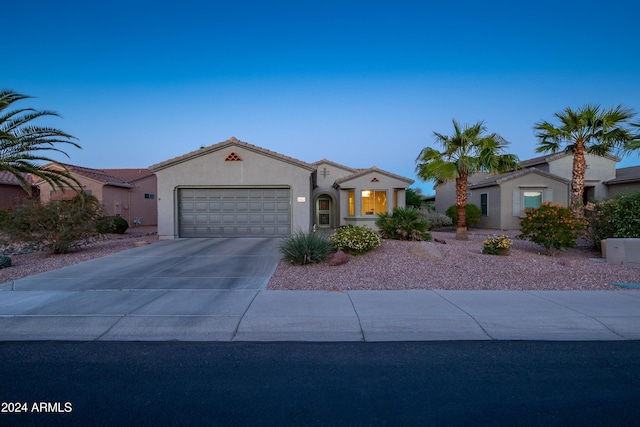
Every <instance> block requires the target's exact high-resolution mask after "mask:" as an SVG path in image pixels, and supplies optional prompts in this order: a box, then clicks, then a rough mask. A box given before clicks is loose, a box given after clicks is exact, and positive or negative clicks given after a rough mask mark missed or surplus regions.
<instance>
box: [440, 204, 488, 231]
mask: <svg viewBox="0 0 640 427" xmlns="http://www.w3.org/2000/svg"><path fill="white" fill-rule="evenodd" d="M465 213H466V218H467V225H468V226H471V225H476V224H477V223H479V222H480V219H482V211H481V210H480V208H479V207H477V206H476V205H473V204H471V203H469V204H467V207H466V209H465ZM445 214H446V215H447V216H448V217H449V218H451V222H452V224H457V223H458V208H457V206H456V205H451V206H449V209H447V211H446V212H445Z"/></svg>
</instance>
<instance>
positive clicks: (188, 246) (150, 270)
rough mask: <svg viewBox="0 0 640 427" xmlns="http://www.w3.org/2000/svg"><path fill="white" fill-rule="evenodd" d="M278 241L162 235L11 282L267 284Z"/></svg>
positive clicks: (128, 286) (74, 286)
mask: <svg viewBox="0 0 640 427" xmlns="http://www.w3.org/2000/svg"><path fill="white" fill-rule="evenodd" d="M279 245H280V239H277V238H233V239H229V238H227V239H224V238H218V239H177V240H165V241H161V242H158V243H154V244H152V245H149V246H143V247H139V248H134V249H130V250H128V251H124V252H120V253H117V254H114V255H109V256H106V257H103V258H98V259H94V260H91V261H87V262H83V263H81V264H76V265H73V266H70V267H65V268H61V269H59V270H54V271H50V272H47V273H43V274H39V275H37V276H31V277H26V278H24V279H19V280H16V281H15V282H14V283H13V284H12V288H13V290H16V291H26V290H29V291H34V290H55V291H62V290H67V291H69V290H83V291H84V290H116V289H117V290H135V289H140V290H142V289H145V290H153V289H161V290H188V289H202V290H204V289H207V290H212V289H218V290H239V289H246V290H249V289H255V290H259V289H264V288H265V287H266V285H267V283H268V282H269V279H270V278H271V275H272V274H273V272H274V271H275V269H276V267H277V265H278V261H279V260H280V258H281V255H280V252H279V250H278V247H279ZM3 288H6V285H5V286H3Z"/></svg>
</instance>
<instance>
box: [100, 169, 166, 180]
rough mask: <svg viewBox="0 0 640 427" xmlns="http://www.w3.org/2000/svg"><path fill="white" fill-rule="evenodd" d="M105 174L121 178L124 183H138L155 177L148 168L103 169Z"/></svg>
mask: <svg viewBox="0 0 640 427" xmlns="http://www.w3.org/2000/svg"><path fill="white" fill-rule="evenodd" d="M102 171H103V172H105V173H107V174H109V175H111V176H114V177H118V178H120V179H121V180H122V181H124V182H129V183H132V182H136V181H139V180H141V179H145V178H148V177H150V176H153V172H151V171H150V170H149V169H146V168H138V169H102Z"/></svg>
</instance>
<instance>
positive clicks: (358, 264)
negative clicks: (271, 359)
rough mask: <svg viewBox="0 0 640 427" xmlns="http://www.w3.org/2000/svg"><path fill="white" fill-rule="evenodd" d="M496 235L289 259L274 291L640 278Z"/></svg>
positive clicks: (70, 259)
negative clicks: (502, 244)
mask: <svg viewBox="0 0 640 427" xmlns="http://www.w3.org/2000/svg"><path fill="white" fill-rule="evenodd" d="M490 233H491V231H487V230H473V229H472V230H471V231H470V233H469V241H457V240H455V233H454V232H434V233H433V236H434V237H435V238H436V239H439V240H444V241H446V244H441V243H432V242H401V241H395V240H384V241H383V243H382V246H380V247H379V248H376V249H374V250H373V251H371V252H369V253H367V254H364V255H360V256H349V262H348V263H347V264H345V265H340V266H335V267H332V266H330V265H329V263H328V262H324V263H322V264H316V265H309V266H293V265H290V264H287V263H286V262H283V261H282V262H280V264H279V265H278V267H277V269H276V271H275V273H274V275H273V277H272V278H271V281H270V282H269V285H268V287H267V289H273V290H330V291H341V290H365V289H487V290H489V289H495V290H499V289H501V290H615V289H623V288H620V287H618V286H613V285H610V284H609V283H611V282H623V283H624V282H627V283H628V282H632V283H638V282H640V269H638V268H633V267H625V266H615V265H610V264H607V263H606V262H603V261H602V260H600V259H599V257H600V254H599V253H597V252H594V251H592V250H590V249H589V248H587V247H586V246H581V247H579V248H576V249H570V250H565V251H562V252H561V253H560V254H559V255H557V256H554V257H551V256H548V255H545V254H544V252H543V249H542V248H541V247H540V246H537V245H535V244H533V243H531V242H527V241H520V240H516V239H514V240H513V242H514V243H513V246H512V247H511V252H510V255H508V256H496V255H485V254H482V253H481V250H482V242H483V241H484V239H485V237H486V236H487V235H488V234H490ZM510 234H511V235H512V236H513V235H515V234H517V233H510ZM138 241H145V242H148V243H154V242H157V241H158V237H157V235H155V234H153V233H148V230H143V229H139V228H138V229H132V230H128V232H127V234H125V235H122V236H120V235H112V236H109V238H108V239H107V240H103V241H99V242H95V243H91V244H90V245H87V246H85V247H83V248H82V249H81V250H79V251H77V252H73V253H70V254H66V255H50V254H47V253H32V254H24V255H13V256H12V260H13V266H12V267H9V268H5V269H0V283H5V282H9V281H12V280H16V279H19V278H22V277H26V276H30V275H34V274H39V273H43V272H45V271H49V270H54V269H57V268H61V267H65V266H68V265H72V264H76V263H78V262H83V261H87V260H90V259H93V258H98V257H102V256H105V255H109V254H112V253H116V252H120V251H123V250H126V249H131V248H132V247H133V243H134V242H138ZM439 255H442V258H441V259H440V257H439Z"/></svg>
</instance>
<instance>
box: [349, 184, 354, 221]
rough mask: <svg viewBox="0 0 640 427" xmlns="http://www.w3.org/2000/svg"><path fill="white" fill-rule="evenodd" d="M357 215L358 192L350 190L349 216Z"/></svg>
mask: <svg viewBox="0 0 640 427" xmlns="http://www.w3.org/2000/svg"><path fill="white" fill-rule="evenodd" d="M355 215H356V193H355V191H353V190H350V191H349V216H355Z"/></svg>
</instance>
